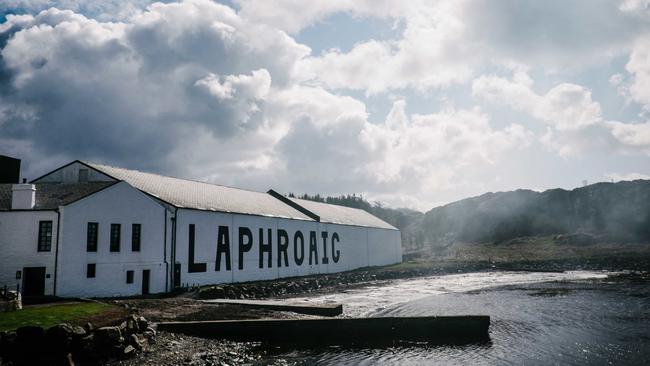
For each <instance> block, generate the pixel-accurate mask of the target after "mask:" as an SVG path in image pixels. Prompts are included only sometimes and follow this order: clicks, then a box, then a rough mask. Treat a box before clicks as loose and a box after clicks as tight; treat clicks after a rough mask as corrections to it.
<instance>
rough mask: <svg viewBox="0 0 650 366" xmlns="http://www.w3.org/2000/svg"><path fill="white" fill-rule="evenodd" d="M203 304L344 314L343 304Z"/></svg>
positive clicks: (209, 302) (227, 302)
mask: <svg viewBox="0 0 650 366" xmlns="http://www.w3.org/2000/svg"><path fill="white" fill-rule="evenodd" d="M203 302H204V303H207V304H215V305H237V306H244V307H247V308H253V309H266V310H276V311H291V312H294V313H298V314H307V315H320V316H337V315H341V314H343V305H341V304H296V303H291V302H283V301H268V300H228V299H223V300H222V299H219V300H204V301H203Z"/></svg>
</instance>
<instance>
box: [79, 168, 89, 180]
mask: <svg viewBox="0 0 650 366" xmlns="http://www.w3.org/2000/svg"><path fill="white" fill-rule="evenodd" d="M87 181H88V169H79V182H80V183H83V182H87Z"/></svg>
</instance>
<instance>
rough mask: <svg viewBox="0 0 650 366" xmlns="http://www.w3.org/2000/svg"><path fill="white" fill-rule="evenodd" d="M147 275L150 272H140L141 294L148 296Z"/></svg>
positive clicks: (146, 270)
mask: <svg viewBox="0 0 650 366" xmlns="http://www.w3.org/2000/svg"><path fill="white" fill-rule="evenodd" d="M149 273H150V271H149V270H148V269H143V270H142V294H143V295H148V294H149Z"/></svg>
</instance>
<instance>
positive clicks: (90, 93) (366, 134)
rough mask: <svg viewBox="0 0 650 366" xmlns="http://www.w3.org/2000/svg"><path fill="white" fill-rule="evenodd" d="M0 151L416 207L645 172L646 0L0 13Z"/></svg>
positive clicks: (134, 1)
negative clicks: (496, 193)
mask: <svg viewBox="0 0 650 366" xmlns="http://www.w3.org/2000/svg"><path fill="white" fill-rule="evenodd" d="M0 154H4V155H10V156H14V157H18V158H20V159H22V160H23V172H22V173H23V176H25V177H27V178H28V179H29V178H35V177H37V176H39V175H41V174H43V173H45V172H47V171H49V170H51V169H53V168H55V167H57V166H59V165H62V164H65V163H67V162H70V161H72V160H75V159H80V160H89V161H94V162H98V163H104V164H109V165H114V166H119V167H125V168H131V169H138V170H143V171H149V172H155V173H159V174H164V175H171V176H176V177H183V178H189V179H197V180H203V181H209V182H213V183H218V184H225V185H231V186H237V187H242V188H248V189H255V190H260V191H266V190H267V189H269V188H273V189H275V190H277V191H280V192H285V193H289V192H294V193H320V194H326V195H338V194H349V193H361V194H363V196H364V197H365V198H367V199H368V200H370V201H379V202H382V203H383V204H385V205H387V206H390V207H409V208H414V209H418V210H428V209H430V208H432V207H434V206H438V205H441V204H445V203H448V202H453V201H456V200H459V199H462V198H466V197H470V196H476V195H480V194H482V193H485V192H496V191H508V190H513V189H519V188H525V189H534V190H544V189H549V188H556V187H559V188H565V189H572V188H575V187H580V186H582V185H583V184H584V182H588V183H595V182H599V181H620V180H631V179H650V2H649V1H647V0H623V1H604V0H574V1H565V0H548V1H536V0H502V1H488V0H471V1H470V0H454V1H433V0H423V1H418V0H413V1H403V0H355V1H342V0H312V1H300V0H277V1H269V0H231V1H224V2H216V1H210V0H187V1H180V2H155V3H153V2H149V1H146V0H127V1H122V0H120V1H118V0H109V1H106V0H103V1H94V0H89V1H81V0H3V1H2V2H1V3H0Z"/></svg>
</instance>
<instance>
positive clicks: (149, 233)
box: [0, 160, 402, 297]
mask: <svg viewBox="0 0 650 366" xmlns="http://www.w3.org/2000/svg"><path fill="white" fill-rule="evenodd" d="M401 260H402V253H401V238H400V232H399V230H397V229H396V228H395V227H393V226H391V225H389V224H388V223H386V222H384V221H382V220H380V219H379V218H377V217H375V216H373V215H371V214H370V213H368V212H366V211H364V210H359V209H354V208H348V207H343V206H337V205H331V204H324V203H318V202H312V201H306V200H301V199H295V198H288V197H285V196H283V195H280V194H278V193H276V192H274V191H272V190H271V191H268V192H266V193H262V192H254V191H249V190H243V189H237V188H231V187H226V186H220V185H214V184H208V183H202V182H196V181H190V180H185V179H178V178H172V177H166V176H161V175H157V174H151V173H144V172H140V171H135V170H128V169H122V168H116V167H111V166H106V165H100V164H95V163H90V162H82V161H78V160H77V161H73V162H71V163H69V164H67V165H65V166H62V167H60V168H57V169H55V170H53V171H51V172H49V173H47V174H45V175H43V176H41V177H40V178H37V179H34V180H33V181H31V182H30V183H29V184H27V183H23V184H0V286H5V285H6V286H8V287H13V288H15V287H16V286H20V287H21V289H22V290H21V291H22V293H23V296H42V295H55V296H61V297H112V296H132V295H140V294H148V293H163V292H169V291H172V290H173V289H174V288H178V287H183V286H186V285H188V284H190V285H207V284H217V283H229V282H243V281H253V280H266V279H275V278H280V277H293V276H304V275H310V274H318V273H334V272H341V271H348V270H352V269H355V268H360V267H366V266H378V265H387V264H392V263H398V262H401Z"/></svg>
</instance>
